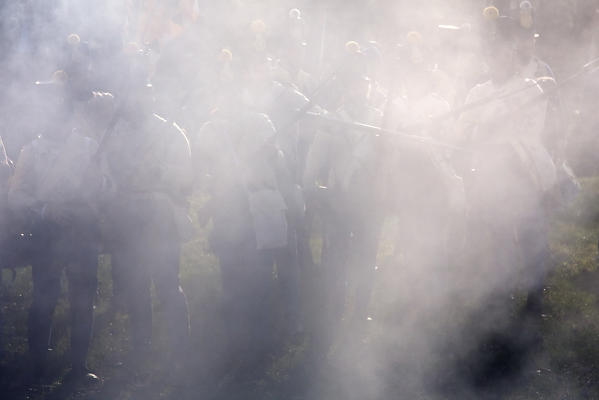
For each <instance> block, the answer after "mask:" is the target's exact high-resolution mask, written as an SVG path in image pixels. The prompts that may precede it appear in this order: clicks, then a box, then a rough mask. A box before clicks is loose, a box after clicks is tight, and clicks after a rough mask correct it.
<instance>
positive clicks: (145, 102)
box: [114, 43, 153, 115]
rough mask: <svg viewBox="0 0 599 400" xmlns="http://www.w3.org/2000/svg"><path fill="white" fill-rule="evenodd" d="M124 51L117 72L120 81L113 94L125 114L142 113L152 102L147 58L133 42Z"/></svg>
mask: <svg viewBox="0 0 599 400" xmlns="http://www.w3.org/2000/svg"><path fill="white" fill-rule="evenodd" d="M124 53H125V63H124V64H123V66H122V71H119V72H118V73H120V74H121V83H120V85H119V86H120V87H119V90H118V91H117V92H115V93H114V94H115V97H116V99H117V102H119V104H121V105H122V107H123V109H124V110H125V113H126V114H129V115H134V114H144V113H145V110H146V109H147V108H149V107H150V106H151V104H152V102H153V90H152V85H151V84H150V82H149V75H150V74H149V71H150V66H149V59H148V56H147V55H146V54H144V53H143V51H141V50H140V49H139V48H138V47H137V45H136V44H134V43H131V44H129V45H127V46H125V48H124Z"/></svg>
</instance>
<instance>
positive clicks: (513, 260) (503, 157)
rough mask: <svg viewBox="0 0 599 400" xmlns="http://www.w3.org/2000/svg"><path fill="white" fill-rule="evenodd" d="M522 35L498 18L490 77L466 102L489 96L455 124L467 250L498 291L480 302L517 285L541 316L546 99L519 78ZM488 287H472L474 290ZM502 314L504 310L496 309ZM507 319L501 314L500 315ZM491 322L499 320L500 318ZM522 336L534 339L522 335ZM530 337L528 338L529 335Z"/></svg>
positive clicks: (548, 184) (549, 171)
mask: <svg viewBox="0 0 599 400" xmlns="http://www.w3.org/2000/svg"><path fill="white" fill-rule="evenodd" d="M526 34H527V31H525V30H523V28H522V27H521V26H520V25H519V24H518V23H517V22H516V21H515V20H513V19H511V18H509V17H499V18H498V19H497V21H496V30H495V32H494V35H493V36H492V39H491V43H490V46H491V48H492V49H493V52H492V56H491V57H489V66H490V72H491V80H489V81H487V82H485V83H483V84H480V85H478V86H476V87H474V88H473V89H472V90H471V91H470V93H469V95H468V98H467V102H466V104H471V103H474V102H477V101H479V100H481V99H490V100H489V101H488V103H487V104H485V105H484V106H481V107H479V108H476V109H473V110H469V111H467V112H464V113H463V114H462V115H461V117H460V119H459V121H458V126H459V130H460V132H461V134H462V139H463V144H465V145H467V146H468V148H469V149H470V150H471V162H470V166H469V168H468V171H469V172H467V173H466V174H465V175H464V181H465V185H466V194H467V199H468V201H469V206H470V207H469V208H470V215H469V216H470V220H469V228H470V229H469V233H470V237H469V240H470V241H469V247H470V248H472V249H475V254H473V259H471V260H470V261H471V263H472V265H476V266H477V268H480V269H482V272H481V275H480V276H481V279H484V278H490V277H493V279H494V280H496V281H493V282H492V283H493V285H494V287H495V288H498V290H499V291H500V292H499V293H493V294H492V295H491V297H489V298H486V299H481V300H483V301H486V302H491V303H492V302H495V303H496V302H497V301H499V300H501V299H504V298H507V297H508V296H507V293H506V291H509V290H512V289H513V288H514V287H515V286H516V282H518V283H519V286H520V287H522V288H523V289H525V290H527V291H529V299H528V303H527V307H526V311H531V312H533V314H536V315H537V316H538V315H540V310H539V304H536V303H537V302H538V301H539V300H540V299H539V296H532V295H530V294H534V293H538V292H539V291H542V284H543V279H544V276H545V274H546V273H547V261H548V252H549V247H548V241H547V240H548V239H547V222H546V216H545V210H544V198H545V196H546V193H547V191H548V190H550V189H551V188H552V186H553V185H554V183H555V179H556V170H555V166H554V163H553V161H552V159H551V157H550V155H549V152H548V151H547V149H546V147H545V146H544V144H543V141H542V134H543V129H544V125H545V120H546V113H547V112H548V111H547V110H548V100H547V97H545V96H543V91H542V89H541V87H540V86H539V85H538V84H537V82H536V81H534V80H532V79H530V75H527V74H525V69H524V68H523V67H525V65H523V63H522V61H523V60H522V58H520V57H519V55H518V52H517V46H515V45H514V44H515V43H517V40H518V36H519V35H526ZM481 284H482V285H485V284H489V282H473V283H472V285H473V286H477V285H481ZM501 309H503V310H504V311H505V312H507V310H506V309H505V308H501ZM504 316H505V315H504ZM493 318H496V319H495V321H496V325H495V326H496V327H497V324H499V322H498V321H502V320H501V319H500V316H497V315H494V316H493ZM523 334H527V335H528V334H534V332H533V331H527V330H525V331H524V332H523ZM528 339H533V337H530V336H528Z"/></svg>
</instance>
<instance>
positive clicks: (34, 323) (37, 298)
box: [27, 265, 60, 380]
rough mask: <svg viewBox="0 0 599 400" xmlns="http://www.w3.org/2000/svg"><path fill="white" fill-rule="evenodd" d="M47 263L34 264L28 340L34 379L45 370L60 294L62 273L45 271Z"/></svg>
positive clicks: (39, 376)
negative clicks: (54, 315) (53, 317)
mask: <svg viewBox="0 0 599 400" xmlns="http://www.w3.org/2000/svg"><path fill="white" fill-rule="evenodd" d="M44 267H46V265H41V266H34V267H33V268H32V275H33V303H32V304H31V308H30V310H29V316H28V323H27V327H28V332H27V340H28V344H29V357H30V360H31V365H32V366H33V370H32V376H31V378H32V379H33V380H39V379H41V378H42V377H43V375H44V372H45V364H46V356H47V354H48V350H49V347H50V333H51V327H52V315H53V313H54V308H55V307H56V303H57V302H58V296H59V294H60V275H56V274H53V273H52V271H50V269H49V268H48V270H46V271H44V270H43V269H44Z"/></svg>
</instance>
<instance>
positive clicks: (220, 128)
mask: <svg viewBox="0 0 599 400" xmlns="http://www.w3.org/2000/svg"><path fill="white" fill-rule="evenodd" d="M236 90H238V88H232V91H231V92H228V93H227V95H225V98H224V99H223V100H222V101H221V102H220V104H219V108H218V110H217V111H216V112H215V113H214V115H213V116H212V118H211V120H210V121H208V122H206V123H205V124H204V125H203V126H202V129H201V130H200V132H199V133H198V136H197V137H196V138H195V140H194V160H195V169H196V173H197V174H198V183H199V185H200V187H201V190H202V191H204V192H205V193H207V194H209V196H210V199H209V202H208V204H207V205H206V206H205V207H206V208H205V210H204V213H203V214H204V215H205V216H206V219H208V218H209V219H211V220H212V223H213V229H212V231H211V233H210V238H209V240H210V247H211V250H212V251H213V252H214V254H215V255H216V256H217V257H218V259H219V266H220V272H221V282H222V286H223V317H224V322H225V327H226V329H227V335H228V341H227V349H228V352H227V357H226V360H225V371H227V372H229V373H233V374H235V375H236V376H237V377H238V378H241V379H243V378H244V377H245V378H247V377H248V374H252V373H260V372H261V371H263V370H264V368H265V367H266V365H264V362H266V361H267V360H268V356H269V354H271V352H272V350H274V349H273V348H272V340H273V339H274V336H273V331H274V325H273V324H274V318H273V316H274V315H273V313H274V311H275V309H274V308H273V306H274V303H273V300H274V298H273V297H272V294H273V292H274V290H273V289H274V281H273V272H274V265H275V263H276V268H277V281H278V282H279V285H280V286H281V291H280V292H281V295H282V296H283V297H284V299H283V300H282V303H283V307H282V311H283V313H284V314H285V315H284V318H285V321H284V322H285V324H284V325H285V328H287V327H292V329H293V326H294V325H297V324H298V323H299V315H298V312H299V304H298V303H299V293H298V289H299V288H298V286H297V283H298V282H297V279H296V278H294V277H293V274H297V273H298V270H297V265H295V264H294V263H293V260H294V254H293V251H295V245H294V241H295V238H294V237H293V232H292V230H291V228H290V224H289V218H290V217H289V209H290V206H289V204H291V202H292V201H293V199H292V198H291V196H292V195H293V192H294V188H293V186H294V183H293V179H292V177H291V175H290V174H289V172H288V171H287V168H286V162H285V159H284V157H283V153H282V152H281V151H280V150H279V149H278V148H277V147H276V145H275V142H274V139H275V129H274V126H273V124H272V122H271V121H270V120H269V119H268V117H267V116H266V115H265V114H262V113H257V112H255V111H254V110H252V109H251V108H250V107H249V104H248V103H245V104H244V103H243V102H242V101H239V99H241V98H242V96H240V95H239V93H238V92H237V91H236ZM295 329H297V328H295ZM287 333H293V332H289V331H287ZM240 360H241V361H240Z"/></svg>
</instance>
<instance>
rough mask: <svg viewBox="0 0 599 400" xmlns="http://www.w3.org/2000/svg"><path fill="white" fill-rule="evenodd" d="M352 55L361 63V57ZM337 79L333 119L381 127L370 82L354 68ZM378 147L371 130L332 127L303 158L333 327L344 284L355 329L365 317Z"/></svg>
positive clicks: (376, 216)
mask: <svg viewBox="0 0 599 400" xmlns="http://www.w3.org/2000/svg"><path fill="white" fill-rule="evenodd" d="M355 56H356V58H358V61H360V57H361V56H360V55H358V54H357V53H356V55H355ZM338 80H339V81H338V85H339V87H344V88H345V90H344V91H343V93H342V95H341V98H340V100H339V103H340V104H341V105H340V107H339V108H338V109H337V110H336V115H337V116H338V117H339V118H340V119H342V120H345V121H353V122H362V123H367V124H372V125H375V126H380V124H381V120H382V113H381V112H380V111H379V110H377V109H374V108H372V107H370V106H369V103H368V91H369V86H370V81H369V79H368V78H367V77H365V76H364V75H363V70H362V69H361V68H360V67H359V65H358V66H356V65H353V66H352V68H351V69H350V70H346V71H344V73H343V74H342V75H340V76H339V77H338ZM380 143H381V142H380V138H379V137H377V136H375V135H373V134H371V133H370V132H364V131H360V130H357V129H351V128H350V129H346V130H344V129H343V128H340V127H337V126H332V127H327V129H326V131H323V132H320V133H319V134H317V136H316V137H315V139H314V142H313V143H312V146H311V148H310V151H309V154H308V159H307V163H306V170H305V173H304V190H305V192H306V198H307V199H308V200H309V204H311V205H312V206H313V207H319V208H322V209H323V212H322V215H323V218H324V220H325V221H326V222H325V223H326V228H325V245H324V248H323V256H322V258H323V266H324V268H325V271H326V272H325V274H326V276H327V279H326V282H327V285H326V287H327V289H326V290H327V291H328V297H329V298H328V299H327V305H326V307H327V313H326V314H327V318H328V320H329V321H334V323H337V322H339V321H340V320H341V318H342V317H343V315H344V313H345V312H346V310H345V302H346V296H348V292H347V291H346V289H345V288H346V286H348V287H349V288H350V290H351V291H355V296H354V303H353V304H352V305H351V306H350V307H351V308H350V309H351V310H353V315H352V321H353V322H354V323H357V324H358V327H360V326H363V324H365V323H366V321H367V317H369V313H368V306H369V303H370V293H371V289H372V284H373V280H374V271H375V262H376V254H377V249H378V237H379V230H380V227H381V223H382V213H381V208H380V205H381V204H380V202H379V200H380V196H378V195H377V190H378V185H377V183H375V182H377V179H378V153H379V151H380ZM324 187H326V189H323V188H324ZM329 327H330V326H329ZM329 344H330V343H329Z"/></svg>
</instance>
